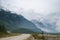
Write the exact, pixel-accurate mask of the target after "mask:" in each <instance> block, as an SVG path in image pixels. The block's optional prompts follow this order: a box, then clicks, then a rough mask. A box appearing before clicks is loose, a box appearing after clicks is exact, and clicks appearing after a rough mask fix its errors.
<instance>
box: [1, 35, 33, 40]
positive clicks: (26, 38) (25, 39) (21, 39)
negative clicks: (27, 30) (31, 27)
mask: <svg viewBox="0 0 60 40" xmlns="http://www.w3.org/2000/svg"><path fill="white" fill-rule="evenodd" d="M33 39H34V38H33V37H32V36H31V35H30V34H21V35H19V36H12V37H6V38H0V40H33Z"/></svg>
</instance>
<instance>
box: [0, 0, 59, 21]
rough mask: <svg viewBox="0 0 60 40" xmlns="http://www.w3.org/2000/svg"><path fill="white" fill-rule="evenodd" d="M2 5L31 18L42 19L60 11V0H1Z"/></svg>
mask: <svg viewBox="0 0 60 40" xmlns="http://www.w3.org/2000/svg"><path fill="white" fill-rule="evenodd" d="M0 7H3V8H4V9H8V10H10V11H13V12H16V13H17V14H21V15H23V16H24V17H25V18H27V19H29V20H30V19H40V18H41V17H44V16H46V15H47V14H49V13H54V12H60V0H0Z"/></svg>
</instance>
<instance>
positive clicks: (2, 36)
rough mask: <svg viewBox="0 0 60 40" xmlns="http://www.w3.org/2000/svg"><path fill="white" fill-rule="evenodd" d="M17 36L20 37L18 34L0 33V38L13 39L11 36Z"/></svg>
mask: <svg viewBox="0 0 60 40" xmlns="http://www.w3.org/2000/svg"><path fill="white" fill-rule="evenodd" d="M17 35H20V34H18V33H10V34H9V33H7V34H6V33H0V38H5V37H11V36H17Z"/></svg>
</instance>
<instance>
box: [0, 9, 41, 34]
mask: <svg viewBox="0 0 60 40" xmlns="http://www.w3.org/2000/svg"><path fill="white" fill-rule="evenodd" d="M0 24H4V25H5V27H6V29H7V31H10V32H13V33H41V32H42V31H41V30H40V29H38V28H37V27H36V25H35V24H33V23H32V22H31V21H28V20H27V19H25V18H24V17H23V16H22V15H17V14H14V13H11V12H10V11H5V10H3V9H1V10H0Z"/></svg>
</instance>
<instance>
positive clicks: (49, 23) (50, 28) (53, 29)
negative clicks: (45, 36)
mask: <svg viewBox="0 0 60 40" xmlns="http://www.w3.org/2000/svg"><path fill="white" fill-rule="evenodd" d="M33 23H35V24H37V26H36V27H37V28H39V29H41V30H42V31H44V32H45V33H60V31H59V30H60V13H50V14H48V15H47V16H46V17H44V18H43V20H40V21H36V20H33Z"/></svg>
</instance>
